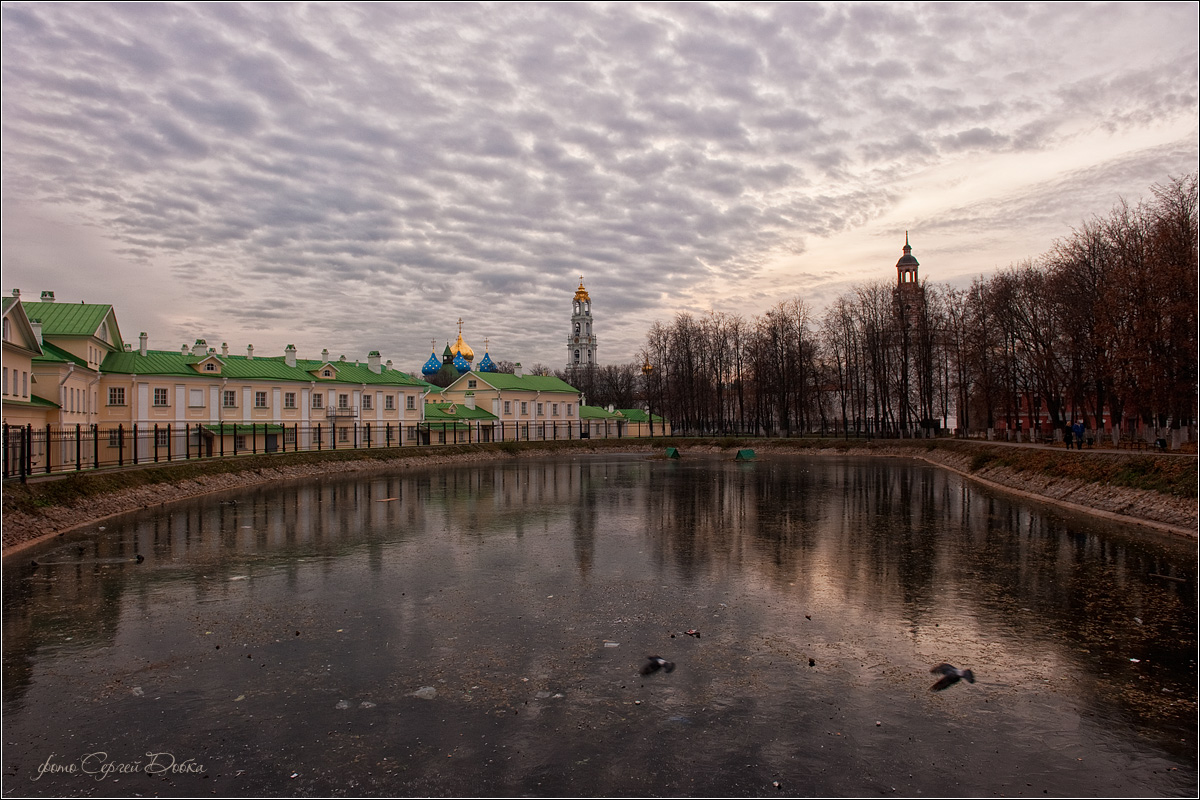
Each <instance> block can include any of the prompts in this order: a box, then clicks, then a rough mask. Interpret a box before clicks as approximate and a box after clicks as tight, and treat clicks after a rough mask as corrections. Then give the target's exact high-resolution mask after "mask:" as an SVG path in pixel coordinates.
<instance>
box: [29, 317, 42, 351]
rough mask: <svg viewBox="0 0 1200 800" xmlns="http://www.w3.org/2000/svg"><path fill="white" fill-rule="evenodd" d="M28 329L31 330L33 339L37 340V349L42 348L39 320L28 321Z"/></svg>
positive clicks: (40, 323)
mask: <svg viewBox="0 0 1200 800" xmlns="http://www.w3.org/2000/svg"><path fill="white" fill-rule="evenodd" d="M29 327H31V328H33V338H34V339H37V343H38V347H41V346H42V321H41V320H40V319H31V320H29Z"/></svg>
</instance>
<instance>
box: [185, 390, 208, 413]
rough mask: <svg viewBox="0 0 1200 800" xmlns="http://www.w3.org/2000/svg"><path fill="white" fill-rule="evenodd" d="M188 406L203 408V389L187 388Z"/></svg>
mask: <svg viewBox="0 0 1200 800" xmlns="http://www.w3.org/2000/svg"><path fill="white" fill-rule="evenodd" d="M188 407H189V408H204V390H203V389H189V390H188Z"/></svg>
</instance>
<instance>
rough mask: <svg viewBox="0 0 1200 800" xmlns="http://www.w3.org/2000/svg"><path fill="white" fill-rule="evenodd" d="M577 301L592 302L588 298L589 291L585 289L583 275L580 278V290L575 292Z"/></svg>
mask: <svg viewBox="0 0 1200 800" xmlns="http://www.w3.org/2000/svg"><path fill="white" fill-rule="evenodd" d="M575 299H576V300H579V301H588V300H591V298H590V297H588V293H587V289H585V288H583V276H582V275H580V276H579V288H578V289H576V290H575Z"/></svg>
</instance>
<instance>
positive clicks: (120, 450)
mask: <svg viewBox="0 0 1200 800" xmlns="http://www.w3.org/2000/svg"><path fill="white" fill-rule="evenodd" d="M117 466H118V467H123V466H125V425H124V423H118V425H117Z"/></svg>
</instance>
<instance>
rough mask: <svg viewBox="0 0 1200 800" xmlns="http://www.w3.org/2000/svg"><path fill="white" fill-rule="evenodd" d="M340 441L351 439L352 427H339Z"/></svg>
mask: <svg viewBox="0 0 1200 800" xmlns="http://www.w3.org/2000/svg"><path fill="white" fill-rule="evenodd" d="M338 441H339V442H348V441H350V429H349V428H338Z"/></svg>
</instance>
